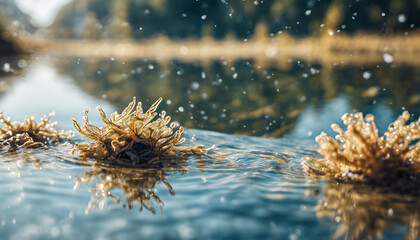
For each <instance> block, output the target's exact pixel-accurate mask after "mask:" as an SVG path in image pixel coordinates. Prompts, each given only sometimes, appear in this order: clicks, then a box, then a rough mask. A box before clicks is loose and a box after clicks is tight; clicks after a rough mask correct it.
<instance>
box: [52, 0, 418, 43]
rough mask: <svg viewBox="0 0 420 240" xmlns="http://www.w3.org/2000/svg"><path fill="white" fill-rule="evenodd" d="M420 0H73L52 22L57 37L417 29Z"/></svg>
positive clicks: (297, 34) (245, 35) (218, 35)
mask: <svg viewBox="0 0 420 240" xmlns="http://www.w3.org/2000/svg"><path fill="white" fill-rule="evenodd" d="M419 12H420V1H419V0H404V1H395V0H394V1H392V0H371V1H367V0H309V1H308V0H295V1H292V0H271V1H267V0H265V1H262V0H217V1H216V0H176V1H171V0H142V1H140V0H118V1H115V0H74V1H72V2H71V3H69V4H68V5H67V6H65V7H64V8H63V9H62V10H61V11H60V13H59V14H58V16H57V18H56V21H55V23H54V24H53V25H52V26H51V28H50V30H51V34H52V35H53V36H55V37H60V38H89V39H96V38H134V39H142V38H151V37H156V36H158V35H165V36H168V37H169V38H172V39H182V38H188V37H193V38H200V37H203V36H211V37H214V38H216V39H222V38H225V37H227V36H234V37H236V38H238V39H247V38H251V37H252V36H253V34H254V32H255V29H256V26H257V25H263V26H265V27H266V29H267V32H268V33H269V34H278V33H281V32H287V33H289V34H291V35H293V36H295V37H308V36H319V35H321V34H323V33H326V32H327V31H328V32H331V31H332V32H334V33H336V32H337V31H338V32H345V33H348V34H353V33H355V32H358V31H364V32H369V33H375V34H392V33H400V32H405V31H409V30H412V29H416V28H417V26H418V25H419V23H420V15H419V14H418V13H419Z"/></svg>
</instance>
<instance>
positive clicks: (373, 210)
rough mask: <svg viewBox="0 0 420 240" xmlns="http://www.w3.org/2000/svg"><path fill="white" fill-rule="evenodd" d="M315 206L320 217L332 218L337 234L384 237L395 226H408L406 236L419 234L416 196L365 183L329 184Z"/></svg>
mask: <svg viewBox="0 0 420 240" xmlns="http://www.w3.org/2000/svg"><path fill="white" fill-rule="evenodd" d="M323 192H324V193H323V196H322V200H321V201H319V202H318V204H317V206H316V211H317V216H318V217H320V218H322V217H330V218H331V219H334V220H335V222H337V223H339V226H338V228H337V230H336V232H335V235H334V237H336V238H338V237H341V236H343V235H344V239H349V238H350V239H364V238H369V239H374V238H383V234H384V231H386V230H391V229H392V228H393V227H394V226H398V225H404V226H406V227H407V228H408V232H407V235H406V238H407V239H417V238H418V237H419V236H420V235H419V233H420V208H419V206H420V201H419V200H418V198H417V197H416V196H412V195H402V194H398V193H395V191H394V190H393V189H390V188H386V187H383V188H375V187H372V186H367V185H365V184H348V183H343V182H335V183H330V184H329V185H328V186H326V187H325V188H324V191H323Z"/></svg>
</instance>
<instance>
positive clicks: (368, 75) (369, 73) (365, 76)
mask: <svg viewBox="0 0 420 240" xmlns="http://www.w3.org/2000/svg"><path fill="white" fill-rule="evenodd" d="M370 77H372V73H371V72H369V71H366V72H364V73H363V79H366V80H368V79H370Z"/></svg>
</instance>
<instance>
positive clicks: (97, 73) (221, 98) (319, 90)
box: [56, 59, 420, 137]
mask: <svg viewBox="0 0 420 240" xmlns="http://www.w3.org/2000/svg"><path fill="white" fill-rule="evenodd" d="M261 64H262V63H259V62H255V61H254V60H237V61H228V60H226V61H221V62H217V61H216V62H210V63H205V64H203V65H201V64H197V63H185V62H177V61H172V62H166V63H160V62H153V61H147V60H127V61H121V60H118V59H114V60H111V59H102V60H89V59H80V60H75V59H63V60H60V61H57V62H56V66H57V68H58V69H59V71H61V72H62V73H63V74H68V75H71V76H72V77H73V79H74V81H76V84H78V85H79V86H80V87H81V88H82V89H83V90H84V91H86V92H88V93H89V94H92V95H94V96H96V97H98V98H102V97H104V96H106V98H107V99H108V100H109V101H110V102H111V103H113V104H115V105H116V106H117V107H118V108H123V107H124V106H125V103H126V102H128V101H130V100H131V98H132V97H133V96H137V97H138V98H139V99H140V100H141V101H145V102H146V101H147V100H150V101H153V100H154V99H157V98H159V97H161V96H162V97H163V98H164V102H163V105H165V104H167V105H166V106H164V108H165V109H166V110H167V111H168V112H170V113H171V116H173V119H174V120H177V121H179V122H181V123H182V125H184V126H186V127H188V128H204V129H209V130H216V131H221V132H229V133H239V134H250V135H269V136H274V137H277V136H281V135H282V134H284V133H285V132H287V131H288V130H290V129H292V128H293V127H294V124H295V123H296V119H297V117H298V116H299V114H300V113H301V112H302V110H303V109H304V108H305V106H306V104H307V103H311V104H314V105H315V106H319V105H321V104H322V102H323V100H325V99H326V100H329V99H333V98H335V97H337V96H339V95H341V94H345V95H347V96H349V97H350V102H351V105H352V106H351V107H352V108H353V109H355V110H358V111H363V109H364V108H366V107H369V106H372V105H373V104H375V101H376V102H384V103H385V104H388V105H389V106H390V107H391V108H392V109H393V110H394V111H395V113H396V114H399V113H400V111H401V107H402V106H404V107H405V108H406V109H407V110H408V111H410V112H413V113H414V114H417V113H418V109H419V107H420V96H419V93H418V92H417V88H416V87H415V86H417V85H419V84H420V83H419V79H418V78H415V76H417V75H419V71H420V70H419V69H416V68H412V67H404V66H398V67H397V66H388V65H385V66H382V67H381V68H377V67H374V66H372V67H369V66H367V67H363V69H360V68H359V67H352V66H337V67H323V66H322V65H306V64H304V63H303V62H299V63H296V62H292V63H289V64H288V65H286V66H284V65H283V63H279V64H280V65H277V63H276V62H266V63H264V65H261ZM365 72H367V73H366V74H368V75H369V78H367V79H364V78H363V75H364V73H365ZM366 74H365V75H366ZM384 89H385V90H384ZM416 97H417V98H416ZM167 100H170V102H169V101H168V102H166V103H165V101H167ZM150 104H151V103H150Z"/></svg>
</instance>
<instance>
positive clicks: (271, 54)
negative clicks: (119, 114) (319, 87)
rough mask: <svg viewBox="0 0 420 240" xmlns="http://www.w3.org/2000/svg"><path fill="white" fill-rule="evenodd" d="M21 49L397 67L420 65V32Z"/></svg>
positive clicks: (34, 42)
mask: <svg viewBox="0 0 420 240" xmlns="http://www.w3.org/2000/svg"><path fill="white" fill-rule="evenodd" d="M18 43H19V45H20V46H21V48H22V50H23V51H25V52H29V53H43V54H50V55H57V56H69V57H71V56H73V57H89V58H118V59H139V58H148V59H155V60H159V61H167V60H183V61H208V60H214V59H247V58H255V59H258V60H260V61H262V62H264V61H269V62H271V61H278V62H279V64H281V62H284V61H290V60H304V61H308V62H311V63H320V64H324V65H329V64H330V65H331V64H332V65H366V64H380V63H398V64H407V65H414V66H418V65H420V58H419V57H418V56H419V54H420V33H417V32H410V33H409V34H408V35H405V36H379V35H369V34H356V35H353V36H348V35H335V36H322V37H318V38H313V37H312V38H303V39H294V38H292V37H290V36H289V35H286V34H284V35H277V36H276V37H274V38H268V37H267V38H254V39H250V40H249V41H242V42H241V41H237V40H233V39H225V40H221V41H218V40H214V39H212V38H202V39H187V40H183V41H181V40H177V41H175V40H170V39H168V38H166V37H157V38H153V39H147V40H142V41H135V40H78V39H44V38H24V39H20V40H19V42H18Z"/></svg>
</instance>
